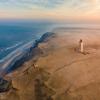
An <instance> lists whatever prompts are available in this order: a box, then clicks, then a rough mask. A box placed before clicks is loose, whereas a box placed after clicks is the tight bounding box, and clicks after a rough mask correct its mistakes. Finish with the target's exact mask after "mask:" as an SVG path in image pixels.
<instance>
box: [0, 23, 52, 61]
mask: <svg viewBox="0 0 100 100" xmlns="http://www.w3.org/2000/svg"><path fill="white" fill-rule="evenodd" d="M51 27H52V24H51V23H47V22H36V21H1V22H0V61H2V60H3V59H4V58H6V56H7V55H9V54H10V53H11V52H13V51H14V50H16V49H17V48H19V47H21V46H22V45H24V44H26V43H28V42H30V41H32V40H33V41H34V40H36V39H38V38H39V37H40V36H41V35H42V34H44V32H46V31H49V30H50V29H51Z"/></svg>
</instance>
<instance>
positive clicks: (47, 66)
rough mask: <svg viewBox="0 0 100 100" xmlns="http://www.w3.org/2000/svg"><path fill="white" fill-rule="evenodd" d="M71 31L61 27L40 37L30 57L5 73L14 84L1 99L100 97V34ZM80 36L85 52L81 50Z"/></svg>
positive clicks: (94, 99) (86, 99)
mask: <svg viewBox="0 0 100 100" xmlns="http://www.w3.org/2000/svg"><path fill="white" fill-rule="evenodd" d="M73 31H75V29H74V30H72V31H71V32H72V33H73ZM87 31H88V33H87ZM71 32H68V29H67V28H66V27H60V28H56V29H54V30H53V31H52V32H49V35H44V36H43V37H42V38H40V40H38V44H37V42H36V45H35V46H34V49H32V52H31V53H30V54H31V55H32V56H31V58H30V57H29V58H30V59H28V60H25V61H24V62H23V63H22V64H21V65H20V67H18V68H17V69H16V70H14V71H13V72H11V73H9V74H7V75H6V76H4V79H6V80H8V81H9V80H11V82H12V87H10V89H9V91H7V92H4V93H1V94H0V100H100V95H99V93H100V88H99V87H100V67H99V65H100V34H99V32H96V31H94V30H92V31H90V30H89V29H85V30H84V29H83V31H82V32H80V30H77V29H76V31H75V32H74V35H73V34H71ZM50 33H51V34H50ZM80 39H82V40H83V42H84V52H86V53H85V54H82V53H80V52H78V48H79V44H78V43H79V40H80ZM18 62H19V61H17V63H15V64H18Z"/></svg>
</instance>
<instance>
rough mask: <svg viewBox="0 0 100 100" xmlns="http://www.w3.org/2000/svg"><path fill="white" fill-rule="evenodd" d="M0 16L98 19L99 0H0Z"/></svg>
mask: <svg viewBox="0 0 100 100" xmlns="http://www.w3.org/2000/svg"><path fill="white" fill-rule="evenodd" d="M0 18H7V19H8V18H17V19H18V18H19V19H20V18H21V19H22V18H23V19H56V20H74V21H77V20H78V21H80V20H82V21H84V20H88V21H100V0H0Z"/></svg>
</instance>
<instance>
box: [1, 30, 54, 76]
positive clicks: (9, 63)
mask: <svg viewBox="0 0 100 100" xmlns="http://www.w3.org/2000/svg"><path fill="white" fill-rule="evenodd" d="M51 35H53V33H52V32H46V33H44V34H43V35H42V36H41V37H40V38H39V39H37V40H35V41H31V42H29V43H27V44H25V45H24V46H23V47H22V48H23V49H22V48H18V49H17V50H15V51H14V52H12V53H11V54H10V55H8V56H7V58H5V59H4V60H3V61H2V62H1V64H0V66H2V67H1V68H0V77H3V76H5V75H6V74H7V73H10V72H12V71H13V70H15V69H17V67H19V66H21V65H22V64H23V63H24V62H25V61H27V60H30V59H31V57H32V55H31V54H32V51H33V50H34V49H35V48H36V47H38V44H39V43H41V42H43V41H44V40H45V39H46V38H48V37H49V36H51Z"/></svg>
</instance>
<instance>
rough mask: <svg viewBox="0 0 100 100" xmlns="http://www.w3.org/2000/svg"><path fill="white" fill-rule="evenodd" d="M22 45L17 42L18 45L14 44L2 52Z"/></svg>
mask: <svg viewBox="0 0 100 100" xmlns="http://www.w3.org/2000/svg"><path fill="white" fill-rule="evenodd" d="M22 44H23V42H19V43H17V44H15V45H12V46H10V47H7V48H5V49H4V51H7V50H10V49H14V48H16V47H18V46H20V45H22Z"/></svg>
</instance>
